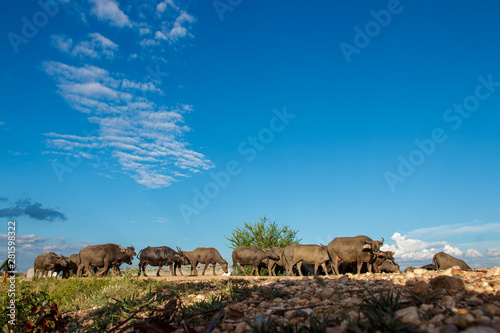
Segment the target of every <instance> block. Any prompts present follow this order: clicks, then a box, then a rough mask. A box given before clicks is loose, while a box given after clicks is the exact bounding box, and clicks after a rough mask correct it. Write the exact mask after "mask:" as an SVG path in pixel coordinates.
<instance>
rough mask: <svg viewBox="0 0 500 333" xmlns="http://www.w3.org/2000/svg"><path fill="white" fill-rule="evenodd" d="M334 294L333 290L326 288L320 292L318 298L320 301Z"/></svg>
mask: <svg viewBox="0 0 500 333" xmlns="http://www.w3.org/2000/svg"><path fill="white" fill-rule="evenodd" d="M334 292H335V289H333V288H330V287H327V288H325V289H323V290H322V291H321V293H320V296H321V298H322V299H329V298H331V297H332V296H333V293H334Z"/></svg>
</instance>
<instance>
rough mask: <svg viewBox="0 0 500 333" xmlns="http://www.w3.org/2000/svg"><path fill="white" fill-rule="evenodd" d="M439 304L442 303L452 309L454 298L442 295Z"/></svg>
mask: <svg viewBox="0 0 500 333" xmlns="http://www.w3.org/2000/svg"><path fill="white" fill-rule="evenodd" d="M441 304H443V305H444V306H445V307H447V308H449V309H452V308H454V307H455V300H454V299H453V297H451V296H449V295H446V296H444V297H443V300H442V301H441Z"/></svg>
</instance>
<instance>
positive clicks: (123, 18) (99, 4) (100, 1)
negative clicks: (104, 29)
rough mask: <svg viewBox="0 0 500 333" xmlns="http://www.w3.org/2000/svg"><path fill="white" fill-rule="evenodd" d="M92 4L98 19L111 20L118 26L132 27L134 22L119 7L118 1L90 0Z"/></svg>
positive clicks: (92, 9) (93, 12)
mask: <svg viewBox="0 0 500 333" xmlns="http://www.w3.org/2000/svg"><path fill="white" fill-rule="evenodd" d="M89 2H90V3H91V5H92V8H91V9H90V11H91V13H92V14H94V15H95V16H96V17H97V19H99V20H101V21H106V22H109V23H110V24H111V25H113V26H116V27H120V28H123V27H131V26H132V24H131V22H130V20H129V18H128V16H127V15H125V13H123V12H122V11H121V10H120V8H119V7H118V3H117V2H116V1H114V0H89Z"/></svg>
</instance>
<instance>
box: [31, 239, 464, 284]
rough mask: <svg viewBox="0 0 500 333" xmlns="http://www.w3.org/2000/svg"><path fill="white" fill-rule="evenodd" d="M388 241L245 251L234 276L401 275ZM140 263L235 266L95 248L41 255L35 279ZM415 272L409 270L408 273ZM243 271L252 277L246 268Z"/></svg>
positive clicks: (200, 251)
mask: <svg viewBox="0 0 500 333" xmlns="http://www.w3.org/2000/svg"><path fill="white" fill-rule="evenodd" d="M383 243H384V239H383V238H382V240H381V241H375V240H372V239H371V238H369V237H367V236H356V237H337V238H335V239H333V240H332V241H331V242H330V243H329V244H328V245H313V244H311V245H300V244H292V245H289V246H287V247H285V248H278V247H274V248H271V249H264V248H260V247H257V246H239V247H237V248H235V249H234V251H233V253H232V259H233V272H235V271H236V270H237V267H238V264H239V265H241V266H246V265H248V266H252V270H251V272H250V275H253V274H255V275H260V273H259V271H260V269H261V268H262V267H266V268H268V271H269V275H273V276H275V275H276V274H277V273H276V270H279V271H280V272H281V273H282V274H286V275H288V276H292V275H295V274H298V275H300V276H303V274H306V275H308V274H314V275H317V274H318V273H322V274H325V275H329V274H336V275H338V274H345V273H355V274H360V273H363V272H372V271H373V273H383V272H386V273H394V272H400V270H399V265H398V264H397V263H396V262H395V261H394V257H393V256H394V252H391V251H381V249H380V248H381V247H382V245H383ZM135 256H137V258H138V259H139V272H138V275H141V273H142V274H143V275H144V276H145V275H146V272H145V269H146V266H147V265H150V266H158V270H157V272H156V276H160V272H161V270H162V267H163V266H169V267H170V271H171V273H172V275H174V276H175V275H177V271H179V273H180V274H181V275H183V274H182V271H181V269H180V268H181V267H182V265H191V275H197V274H198V273H197V266H198V264H205V268H204V269H203V272H202V273H201V274H202V275H205V272H206V270H207V268H208V266H209V265H212V268H213V275H216V274H215V265H216V264H218V265H220V266H221V267H222V270H223V271H224V273H225V274H229V265H228V263H227V261H225V260H224V259H223V258H222V256H221V255H220V253H219V251H217V250H216V249H215V248H213V247H199V248H196V249H194V250H193V251H183V250H181V249H180V248H179V247H177V251H175V250H173V249H171V248H170V247H168V246H158V247H150V246H148V247H147V248H145V249H142V250H140V251H139V253H138V254H137V253H136V252H135V248H134V247H133V246H129V247H127V248H124V247H121V246H120V245H116V244H102V245H89V246H87V247H85V248H83V249H82V250H81V251H80V253H78V254H72V255H70V256H69V257H65V256H63V255H57V254H55V253H54V252H48V253H44V254H41V255H39V256H38V257H37V258H36V259H35V261H34V272H35V276H37V277H38V272H41V273H42V276H44V275H45V274H46V272H47V271H52V272H55V273H57V274H60V273H62V277H63V278H67V277H69V276H70V273H73V274H74V275H76V276H77V277H82V276H91V275H92V274H94V275H96V276H103V275H106V274H107V273H108V271H109V270H110V269H112V270H113V271H114V272H117V273H118V274H119V273H120V265H121V264H122V263H126V264H129V265H131V264H132V260H133V259H134V257H135ZM432 261H433V264H430V265H426V266H423V267H422V268H426V269H447V268H450V267H453V266H458V267H460V269H463V270H471V268H470V267H469V266H468V265H467V264H466V263H465V262H464V261H463V260H460V259H457V258H454V257H452V256H451V255H449V254H446V253H444V252H439V253H437V254H436V255H434V258H433V260H432ZM411 269H415V268H414V267H409V268H407V270H411ZM241 271H242V272H243V273H244V274H245V275H248V272H247V271H246V270H245V269H241Z"/></svg>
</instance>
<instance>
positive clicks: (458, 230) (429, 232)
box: [408, 221, 500, 239]
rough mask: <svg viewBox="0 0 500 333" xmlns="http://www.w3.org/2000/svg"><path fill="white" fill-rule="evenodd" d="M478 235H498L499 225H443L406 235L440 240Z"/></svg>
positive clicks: (478, 223) (417, 230)
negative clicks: (457, 236)
mask: <svg viewBox="0 0 500 333" xmlns="http://www.w3.org/2000/svg"><path fill="white" fill-rule="evenodd" d="M478 233H497V234H498V233H500V223H498V222H493V223H482V222H481V221H473V222H472V223H460V224H445V225H441V226H437V227H431V228H420V229H416V230H413V231H411V232H409V233H408V237H415V238H424V237H425V238H432V239H442V238H448V237H450V236H456V235H471V234H478Z"/></svg>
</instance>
